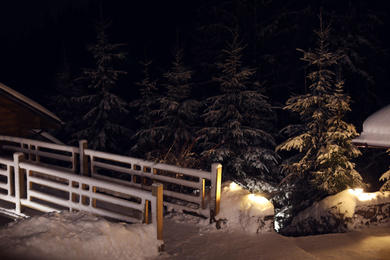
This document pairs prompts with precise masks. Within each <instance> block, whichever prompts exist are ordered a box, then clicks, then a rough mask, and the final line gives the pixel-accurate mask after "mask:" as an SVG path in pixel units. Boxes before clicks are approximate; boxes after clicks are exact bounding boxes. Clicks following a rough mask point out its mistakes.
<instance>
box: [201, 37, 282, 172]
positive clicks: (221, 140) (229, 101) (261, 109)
mask: <svg viewBox="0 0 390 260" xmlns="http://www.w3.org/2000/svg"><path fill="white" fill-rule="evenodd" d="M233 34H234V35H233V41H232V43H231V44H228V48H227V49H226V50H224V53H225V54H226V59H225V61H224V62H223V63H220V64H218V66H219V68H220V69H221V72H220V75H219V77H217V78H215V79H214V80H215V81H216V82H218V83H219V85H220V92H221V94H219V95H216V96H213V97H210V98H208V99H207V103H208V104H209V105H208V107H207V109H206V110H205V113H204V115H203V116H204V119H205V123H206V125H207V126H206V127H205V128H203V129H202V131H201V133H202V138H203V140H204V142H203V146H204V148H203V149H204V150H205V152H204V153H203V154H204V155H205V156H207V157H208V158H209V160H211V161H218V162H221V163H222V164H223V165H224V175H225V176H224V177H225V178H227V177H229V176H230V177H234V178H240V179H245V177H247V176H250V175H252V176H257V177H261V176H263V177H264V176H265V174H268V173H269V172H270V171H271V168H272V166H273V165H274V164H275V162H276V156H275V153H274V151H273V149H274V148H273V145H274V140H273V138H272V136H271V135H270V134H268V133H267V132H266V131H265V130H264V129H266V128H267V126H268V124H269V122H268V118H267V114H268V113H269V112H270V105H269V104H268V103H267V101H266V97H265V96H263V95H262V94H261V92H260V91H259V90H257V89H256V88H255V82H253V81H252V80H253V76H254V74H255V70H254V69H250V68H246V67H243V66H242V61H241V60H242V54H241V53H242V51H243V49H244V47H243V46H242V45H241V43H240V42H239V40H238V34H237V33H233Z"/></svg>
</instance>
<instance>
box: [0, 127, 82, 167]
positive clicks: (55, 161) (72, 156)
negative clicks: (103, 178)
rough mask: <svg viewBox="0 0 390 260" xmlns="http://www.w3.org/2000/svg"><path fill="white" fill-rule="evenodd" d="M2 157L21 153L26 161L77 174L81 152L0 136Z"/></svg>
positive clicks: (67, 147)
mask: <svg viewBox="0 0 390 260" xmlns="http://www.w3.org/2000/svg"><path fill="white" fill-rule="evenodd" d="M0 142H1V148H2V150H1V152H2V154H1V156H7V155H8V156H12V154H13V153H14V152H21V153H23V154H24V155H25V159H26V160H29V161H32V162H37V163H40V164H42V165H43V164H47V166H51V167H53V168H56V169H60V170H63V171H68V172H73V173H77V172H78V171H79V169H78V161H79V152H80V149H79V148H78V147H73V146H66V145H60V144H53V143H47V142H42V141H37V140H31V139H26V138H20V137H13V136H2V135H0Z"/></svg>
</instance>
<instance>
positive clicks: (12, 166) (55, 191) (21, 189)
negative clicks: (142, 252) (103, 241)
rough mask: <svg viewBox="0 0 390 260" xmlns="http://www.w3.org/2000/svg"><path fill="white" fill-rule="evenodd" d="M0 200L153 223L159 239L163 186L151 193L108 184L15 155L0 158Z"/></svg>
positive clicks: (18, 205)
mask: <svg viewBox="0 0 390 260" xmlns="http://www.w3.org/2000/svg"><path fill="white" fill-rule="evenodd" d="M0 166H1V171H0V180H1V183H0V188H1V192H0V198H1V199H2V200H5V201H8V202H11V203H14V204H15V213H16V214H20V213H21V212H22V208H23V207H30V208H33V209H37V210H40V211H43V212H50V211H61V210H69V211H83V212H90V213H92V214H96V215H100V216H103V217H108V218H112V219H118V220H124V221H128V222H131V223H147V224H148V223H156V224H157V238H158V239H160V240H162V217H163V204H162V197H163V194H162V193H163V191H162V189H163V186H162V185H161V184H159V183H154V184H153V186H152V192H150V191H144V190H140V189H136V188H131V187H128V186H124V185H120V184H115V183H108V182H105V181H102V180H97V179H93V178H90V177H85V176H80V175H76V174H73V173H69V172H64V171H60V170H56V169H51V168H48V167H46V166H42V165H40V164H37V163H32V162H30V161H28V160H26V159H25V155H24V154H23V153H21V152H16V153H14V155H13V160H10V159H3V158H0Z"/></svg>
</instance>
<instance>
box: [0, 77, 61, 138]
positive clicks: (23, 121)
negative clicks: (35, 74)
mask: <svg viewBox="0 0 390 260" xmlns="http://www.w3.org/2000/svg"><path fill="white" fill-rule="evenodd" d="M62 124H63V122H62V121H61V120H60V119H59V118H58V117H57V116H56V115H54V114H53V113H51V112H50V111H49V110H47V109H46V108H44V107H42V106H41V105H39V104H38V103H36V102H34V101H33V100H31V99H29V98H27V97H26V96H24V95H22V94H20V93H19V92H17V91H15V90H13V89H11V88H10V87H7V86H6V85H4V84H2V83H0V135H10V136H17V137H25V138H32V137H34V136H36V135H39V134H40V133H41V132H42V131H44V130H47V129H55V128H58V127H60V126H61V125H62Z"/></svg>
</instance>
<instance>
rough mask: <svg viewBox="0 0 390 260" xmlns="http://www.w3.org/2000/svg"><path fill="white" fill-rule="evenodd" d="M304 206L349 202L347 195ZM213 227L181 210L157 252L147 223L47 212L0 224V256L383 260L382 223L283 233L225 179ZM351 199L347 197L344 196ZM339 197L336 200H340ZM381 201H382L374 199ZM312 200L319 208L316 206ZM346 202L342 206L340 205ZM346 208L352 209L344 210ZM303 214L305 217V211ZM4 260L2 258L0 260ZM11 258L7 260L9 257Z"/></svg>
mask: <svg viewBox="0 0 390 260" xmlns="http://www.w3.org/2000/svg"><path fill="white" fill-rule="evenodd" d="M342 194H343V195H344V197H345V199H343V198H342V197H343V196H341V195H338V196H335V197H334V199H332V198H330V199H329V198H328V199H327V201H326V203H325V202H324V203H318V205H315V206H314V207H313V208H312V210H313V212H312V214H315V213H316V212H317V213H318V212H321V211H324V212H325V211H326V210H325V207H333V206H334V205H333V203H338V204H339V205H343V203H344V204H345V203H351V202H350V201H351V198H353V196H355V197H356V196H359V195H358V194H353V193H350V192H343V193H342ZM221 201H222V204H221V213H220V215H219V216H218V217H221V218H222V217H223V219H224V221H222V222H220V223H219V224H220V225H219V226H220V227H221V228H220V229H217V228H216V223H212V224H210V223H209V221H208V220H204V219H201V218H197V217H194V216H190V215H184V214H181V213H174V214H169V215H167V216H165V218H164V243H165V251H164V253H162V254H159V252H158V250H157V248H158V245H159V243H158V241H157V240H156V231H155V230H156V227H155V226H154V225H128V224H124V223H113V222H108V221H106V220H104V219H101V218H98V217H95V216H90V215H87V214H82V213H70V212H62V213H53V212H52V213H48V214H45V215H43V216H36V217H32V218H29V219H23V220H19V221H16V222H13V223H11V224H10V225H8V226H6V227H3V228H2V229H0V249H1V252H2V253H3V254H8V255H9V256H10V257H15V256H16V257H19V258H18V259H53V260H56V259H94V260H99V259H111V260H115V259H118V260H119V259H153V260H159V259H162V260H163V259H390V247H389V245H390V225H389V224H388V222H385V223H381V224H380V225H377V226H370V227H369V228H364V229H354V230H352V231H351V232H347V233H338V234H327V235H317V236H306V237H284V236H282V235H280V234H278V233H276V232H274V231H270V230H269V228H268V227H269V223H268V222H267V221H264V220H265V219H268V218H266V217H267V216H269V214H270V213H273V207H272V204H270V203H269V201H267V200H266V199H264V198H261V197H259V196H254V195H252V194H250V193H249V192H247V191H246V190H242V189H241V188H239V187H237V186H236V185H230V184H225V185H224V186H223V193H222V200H221ZM352 201H355V202H354V203H357V202H356V199H355V200H352ZM340 202H342V203H341V204H340ZM381 202H384V201H381ZM319 205H323V207H322V208H320V207H319ZM345 205H346V204H345ZM349 210H353V207H350V208H349ZM304 214H305V215H306V214H307V215H311V214H310V213H309V212H305V213H304ZM1 259H6V258H1ZM10 259H14V258H10Z"/></svg>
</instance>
